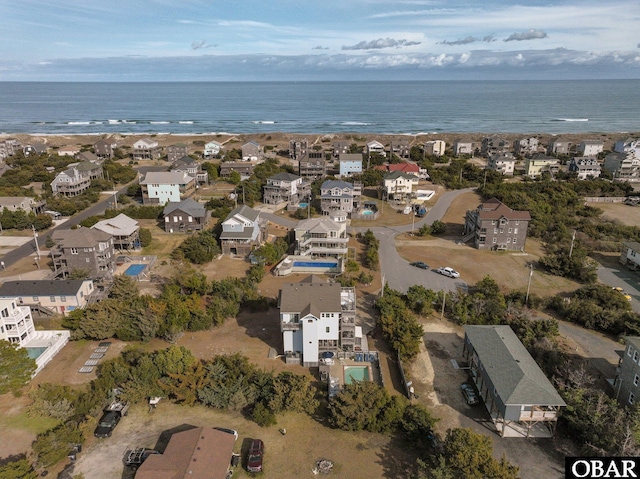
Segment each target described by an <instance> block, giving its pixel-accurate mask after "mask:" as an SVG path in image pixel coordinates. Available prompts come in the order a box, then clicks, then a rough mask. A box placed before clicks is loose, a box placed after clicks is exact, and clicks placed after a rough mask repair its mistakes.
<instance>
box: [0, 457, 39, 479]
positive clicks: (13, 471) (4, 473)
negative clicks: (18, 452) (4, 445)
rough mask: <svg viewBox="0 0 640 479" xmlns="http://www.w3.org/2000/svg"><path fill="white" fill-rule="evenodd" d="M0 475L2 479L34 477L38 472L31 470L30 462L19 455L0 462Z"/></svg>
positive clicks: (33, 478)
mask: <svg viewBox="0 0 640 479" xmlns="http://www.w3.org/2000/svg"><path fill="white" fill-rule="evenodd" d="M0 477H2V478H3V479H36V478H37V477H38V474H37V473H36V472H35V471H34V470H33V467H32V466H31V463H29V461H28V460H27V459H26V458H25V457H21V458H19V459H16V460H10V461H8V462H4V461H3V462H1V463H0Z"/></svg>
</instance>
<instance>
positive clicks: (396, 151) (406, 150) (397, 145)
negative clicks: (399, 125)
mask: <svg viewBox="0 0 640 479" xmlns="http://www.w3.org/2000/svg"><path fill="white" fill-rule="evenodd" d="M389 154H390V155H389V158H393V155H395V156H397V157H398V158H400V159H402V160H408V159H409V157H410V156H411V142H410V141H409V140H408V139H406V138H400V139H398V140H391V142H390V143H389Z"/></svg>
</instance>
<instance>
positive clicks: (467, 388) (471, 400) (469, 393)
mask: <svg viewBox="0 0 640 479" xmlns="http://www.w3.org/2000/svg"><path fill="white" fill-rule="evenodd" d="M460 389H461V390H462V395H463V396H464V398H465V400H466V401H467V404H468V405H470V406H474V405H476V404H478V402H479V400H478V396H477V395H476V391H475V390H474V389H473V386H472V385H471V384H469V383H462V384H461V385H460Z"/></svg>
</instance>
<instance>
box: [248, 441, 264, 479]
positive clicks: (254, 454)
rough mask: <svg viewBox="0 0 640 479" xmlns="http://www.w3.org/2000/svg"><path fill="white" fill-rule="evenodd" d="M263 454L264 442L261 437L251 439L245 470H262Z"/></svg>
mask: <svg viewBox="0 0 640 479" xmlns="http://www.w3.org/2000/svg"><path fill="white" fill-rule="evenodd" d="M263 456H264V442H262V440H261V439H254V440H253V441H251V446H250V447H249V456H248V457H247V471H249V472H262V459H263Z"/></svg>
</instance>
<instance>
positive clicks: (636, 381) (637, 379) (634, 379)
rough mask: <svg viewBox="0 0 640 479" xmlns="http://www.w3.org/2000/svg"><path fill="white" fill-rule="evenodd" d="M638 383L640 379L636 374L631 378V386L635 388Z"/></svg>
mask: <svg viewBox="0 0 640 479" xmlns="http://www.w3.org/2000/svg"><path fill="white" fill-rule="evenodd" d="M639 381H640V377H638V375H637V374H636V375H635V377H634V378H633V385H634V386H637V385H638V382H639Z"/></svg>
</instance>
